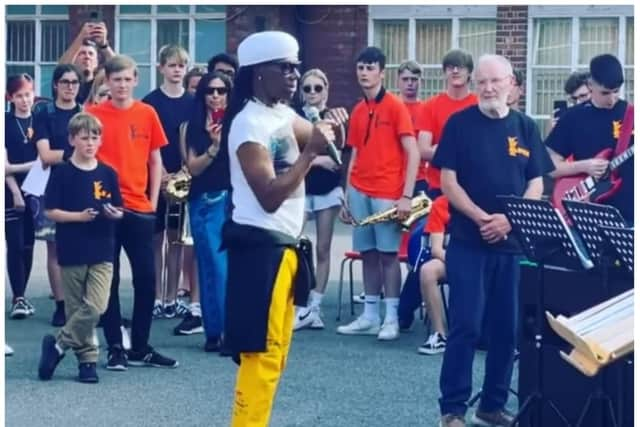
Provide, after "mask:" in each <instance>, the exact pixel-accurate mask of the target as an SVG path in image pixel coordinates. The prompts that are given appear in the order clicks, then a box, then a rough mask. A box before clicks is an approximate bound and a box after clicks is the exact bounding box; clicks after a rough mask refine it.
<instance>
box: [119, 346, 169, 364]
mask: <svg viewBox="0 0 640 427" xmlns="http://www.w3.org/2000/svg"><path fill="white" fill-rule="evenodd" d="M127 354H128V356H129V357H128V359H129V365H131V366H154V367H156V368H177V367H178V362H177V361H176V360H173V359H170V358H168V357H165V356H163V355H161V354H160V353H158V352H157V351H155V350H154V349H153V348H152V347H151V346H149V347H148V348H147V351H146V352H141V351H133V350H129V351H128V352H127Z"/></svg>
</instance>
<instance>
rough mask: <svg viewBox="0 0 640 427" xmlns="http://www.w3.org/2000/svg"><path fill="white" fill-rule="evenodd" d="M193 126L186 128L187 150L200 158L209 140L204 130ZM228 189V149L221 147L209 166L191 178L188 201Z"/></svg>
mask: <svg viewBox="0 0 640 427" xmlns="http://www.w3.org/2000/svg"><path fill="white" fill-rule="evenodd" d="M194 126H195V125H194V124H193V123H191V122H190V123H189V125H188V127H187V149H189V148H191V149H192V150H193V151H194V152H195V153H196V155H197V156H201V155H202V154H204V153H205V151H207V148H209V147H210V146H211V138H209V134H208V133H207V131H206V130H204V129H196V128H195V127H194ZM229 187H230V183H229V149H228V148H227V147H226V146H224V145H221V146H220V150H219V151H218V154H217V155H216V157H215V159H214V160H213V161H212V162H211V164H210V165H209V166H207V168H206V169H205V170H204V171H202V173H201V174H200V175H198V176H195V175H194V176H193V177H192V178H191V188H190V190H189V199H191V200H193V199H195V198H196V197H198V196H200V195H201V194H204V193H207V192H210V191H222V190H228V189H229Z"/></svg>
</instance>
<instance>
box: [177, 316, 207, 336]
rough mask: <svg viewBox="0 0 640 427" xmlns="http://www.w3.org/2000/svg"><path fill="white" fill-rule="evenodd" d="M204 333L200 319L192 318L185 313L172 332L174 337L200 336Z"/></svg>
mask: <svg viewBox="0 0 640 427" xmlns="http://www.w3.org/2000/svg"><path fill="white" fill-rule="evenodd" d="M203 332H204V328H203V327H202V317H201V316H194V315H192V314H191V313H189V312H187V315H186V316H185V317H184V319H183V320H182V322H180V324H179V325H178V326H176V327H175V329H174V330H173V334H174V335H193V334H201V333H203Z"/></svg>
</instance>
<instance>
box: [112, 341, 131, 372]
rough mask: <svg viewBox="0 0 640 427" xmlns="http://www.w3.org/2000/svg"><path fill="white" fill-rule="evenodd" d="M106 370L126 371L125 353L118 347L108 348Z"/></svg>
mask: <svg viewBox="0 0 640 427" xmlns="http://www.w3.org/2000/svg"><path fill="white" fill-rule="evenodd" d="M107 369H108V370H110V371H126V370H127V353H126V352H125V351H124V349H123V348H122V347H120V346H115V347H111V348H109V354H108V356H107Z"/></svg>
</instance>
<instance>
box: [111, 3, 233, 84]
mask: <svg viewBox="0 0 640 427" xmlns="http://www.w3.org/2000/svg"><path fill="white" fill-rule="evenodd" d="M160 6H166V5H160ZM197 6H199V5H193V4H192V5H189V12H186V13H185V12H181V13H167V12H158V5H150V7H151V11H150V13H120V5H116V10H115V16H114V21H115V22H114V43H115V49H116V52H120V51H121V44H122V40H120V25H121V22H122V21H149V22H150V25H151V28H150V37H151V40H150V41H151V46H150V48H149V50H150V58H149V62H143V63H140V65H142V66H145V67H146V66H149V67H150V68H151V70H150V73H149V84H150V85H151V87H150V88H149V91H152V90H154V89H155V88H157V87H158V81H157V72H156V66H157V65H158V49H159V48H160V46H158V45H157V44H158V43H157V40H158V21H166V20H175V21H180V20H182V21H184V20H187V21H188V23H189V45H188V46H186V49H187V51H188V52H189V56H190V57H191V60H192V62H191V64H190V66H191V67H194V66H206V63H200V62H195V53H196V21H199V20H206V19H213V20H219V21H224V22H225V26H226V19H227V11H226V8H225V10H224V11H222V12H196V7H197Z"/></svg>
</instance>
